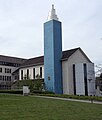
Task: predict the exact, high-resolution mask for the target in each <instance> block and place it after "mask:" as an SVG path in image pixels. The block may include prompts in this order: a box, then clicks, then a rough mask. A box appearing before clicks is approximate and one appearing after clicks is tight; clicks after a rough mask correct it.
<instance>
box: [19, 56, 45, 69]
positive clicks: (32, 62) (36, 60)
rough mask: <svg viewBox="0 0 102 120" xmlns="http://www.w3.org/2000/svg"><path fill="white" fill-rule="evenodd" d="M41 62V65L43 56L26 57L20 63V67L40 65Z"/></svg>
mask: <svg viewBox="0 0 102 120" xmlns="http://www.w3.org/2000/svg"><path fill="white" fill-rule="evenodd" d="M41 64H42V65H43V64H44V56H39V57H35V58H31V59H28V60H26V61H25V62H24V63H23V64H22V65H21V67H24V66H31V65H41Z"/></svg>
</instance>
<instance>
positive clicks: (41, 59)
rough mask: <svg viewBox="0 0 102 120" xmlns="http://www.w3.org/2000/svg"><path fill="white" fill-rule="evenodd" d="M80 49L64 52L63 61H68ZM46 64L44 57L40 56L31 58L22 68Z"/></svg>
mask: <svg viewBox="0 0 102 120" xmlns="http://www.w3.org/2000/svg"><path fill="white" fill-rule="evenodd" d="M78 49H80V48H75V49H71V50H66V51H63V52H62V60H65V59H68V58H69V57H70V56H71V55H72V54H73V53H74V52H75V51H77V50H78ZM43 64H44V56H39V57H35V58H31V59H28V60H26V61H25V62H24V63H23V64H22V65H21V67H29V66H32V65H43Z"/></svg>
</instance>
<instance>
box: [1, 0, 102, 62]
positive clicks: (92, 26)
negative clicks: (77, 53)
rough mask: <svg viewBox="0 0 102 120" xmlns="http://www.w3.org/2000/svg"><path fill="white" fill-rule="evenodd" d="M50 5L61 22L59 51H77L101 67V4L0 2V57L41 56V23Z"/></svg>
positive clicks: (83, 0) (80, 0)
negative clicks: (61, 49) (79, 50)
mask: <svg viewBox="0 0 102 120" xmlns="http://www.w3.org/2000/svg"><path fill="white" fill-rule="evenodd" d="M52 4H54V5H55V9H56V13H57V15H58V18H59V20H60V21H61V22H62V32H63V33H62V35H63V39H62V43H63V45H62V47H63V50H68V49H72V48H76V47H81V48H82V50H83V51H84V52H85V53H86V54H87V56H88V57H89V58H90V59H91V60H92V62H94V63H95V64H100V63H101V64H102V0H0V54H1V55H9V56H15V57H21V58H32V57H35V56H40V55H43V54H44V47H43V46H44V44H43V43H44V39H43V38H44V36H43V23H44V22H46V20H47V16H48V12H49V10H50V9H51V5H52Z"/></svg>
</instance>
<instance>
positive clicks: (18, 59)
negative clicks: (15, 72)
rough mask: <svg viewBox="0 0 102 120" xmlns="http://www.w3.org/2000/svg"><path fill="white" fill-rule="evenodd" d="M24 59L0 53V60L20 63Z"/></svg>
mask: <svg viewBox="0 0 102 120" xmlns="http://www.w3.org/2000/svg"><path fill="white" fill-rule="evenodd" d="M25 60H26V59H23V58H17V57H11V56H4V55H0V62H8V63H17V64H22V63H23V62H24V61H25Z"/></svg>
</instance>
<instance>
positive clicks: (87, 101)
mask: <svg viewBox="0 0 102 120" xmlns="http://www.w3.org/2000/svg"><path fill="white" fill-rule="evenodd" d="M34 97H39V98H47V99H57V100H66V101H76V102H85V103H94V104H102V102H99V101H93V102H91V101H89V100H78V99H69V98H59V97H48V96H34Z"/></svg>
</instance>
